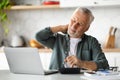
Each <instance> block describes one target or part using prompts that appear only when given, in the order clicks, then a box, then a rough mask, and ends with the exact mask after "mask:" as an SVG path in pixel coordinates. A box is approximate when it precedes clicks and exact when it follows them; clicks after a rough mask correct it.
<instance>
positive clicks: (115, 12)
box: [0, 7, 120, 48]
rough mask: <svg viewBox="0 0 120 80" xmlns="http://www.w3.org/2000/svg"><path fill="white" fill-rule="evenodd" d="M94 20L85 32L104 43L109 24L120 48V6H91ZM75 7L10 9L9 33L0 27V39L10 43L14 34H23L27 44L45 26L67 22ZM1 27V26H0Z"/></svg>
mask: <svg viewBox="0 0 120 80" xmlns="http://www.w3.org/2000/svg"><path fill="white" fill-rule="evenodd" d="M89 9H90V10H92V12H93V14H94V16H95V20H94V22H93V23H92V24H91V27H90V29H89V31H88V32H86V33H87V34H90V35H92V36H94V37H96V38H97V39H98V40H99V42H100V43H101V44H102V46H103V45H104V42H105V40H106V37H107V36H108V33H109V28H110V27H111V26H114V27H117V28H118V30H117V32H116V47H117V48H118V47H119V48H120V44H119V41H120V22H119V21H120V7H91V8H89ZM74 10H75V8H60V9H37V10H11V11H8V12H7V14H8V17H9V19H10V20H11V24H10V25H9V30H10V32H9V34H8V35H7V36H5V35H4V37H3V35H2V33H3V31H1V30H2V29H0V41H1V39H3V38H4V40H7V41H8V43H7V44H10V41H11V38H12V36H14V35H19V36H23V37H24V38H25V40H26V42H27V44H28V41H29V40H30V39H34V38H35V34H36V32H38V31H39V30H41V29H43V28H45V27H47V26H54V25H59V24H67V23H68V22H69V20H70V17H71V15H72V12H73V11H74ZM0 28H1V27H0Z"/></svg>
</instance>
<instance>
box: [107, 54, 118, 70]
mask: <svg viewBox="0 0 120 80" xmlns="http://www.w3.org/2000/svg"><path fill="white" fill-rule="evenodd" d="M105 56H106V58H107V60H108V63H109V65H110V66H118V67H119V70H120V62H119V61H120V53H119V52H105Z"/></svg>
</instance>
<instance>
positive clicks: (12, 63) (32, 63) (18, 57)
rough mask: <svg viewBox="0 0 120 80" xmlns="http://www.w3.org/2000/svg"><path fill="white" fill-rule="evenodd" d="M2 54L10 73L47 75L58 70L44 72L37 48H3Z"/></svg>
mask: <svg viewBox="0 0 120 80" xmlns="http://www.w3.org/2000/svg"><path fill="white" fill-rule="evenodd" d="M4 52H5V55H6V58H7V61H8V65H9V69H10V72H12V73H17V74H38V75H47V74H52V73H57V72H58V70H49V71H44V69H43V66H42V62H41V59H40V55H39V51H38V49H37V48H31V47H18V48H11V47H5V48H4Z"/></svg>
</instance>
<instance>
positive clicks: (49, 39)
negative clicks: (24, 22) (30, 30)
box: [36, 27, 56, 49]
mask: <svg viewBox="0 0 120 80" xmlns="http://www.w3.org/2000/svg"><path fill="white" fill-rule="evenodd" d="M36 40H37V41H38V42H40V43H42V44H43V45H44V46H47V47H49V48H51V49H53V46H54V43H55V40H56V39H55V34H53V32H52V31H51V29H50V27H47V28H45V29H43V30H41V31H39V32H38V33H37V34H36Z"/></svg>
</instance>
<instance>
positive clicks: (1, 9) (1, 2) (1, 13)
mask: <svg viewBox="0 0 120 80" xmlns="http://www.w3.org/2000/svg"><path fill="white" fill-rule="evenodd" d="M6 9H10V0H0V25H1V26H2V27H3V29H4V32H5V33H6V34H7V33H8V31H9V30H8V27H7V24H8V22H9V20H8V17H7V13H6V11H5V10H6Z"/></svg>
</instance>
